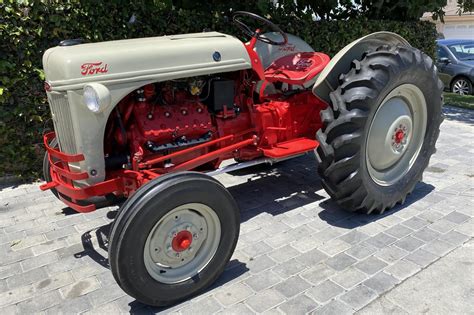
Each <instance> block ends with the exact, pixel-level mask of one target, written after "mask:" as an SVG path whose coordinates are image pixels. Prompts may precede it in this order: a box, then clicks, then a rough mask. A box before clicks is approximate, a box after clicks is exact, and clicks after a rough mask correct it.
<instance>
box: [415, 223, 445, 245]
mask: <svg viewBox="0 0 474 315" xmlns="http://www.w3.org/2000/svg"><path fill="white" fill-rule="evenodd" d="M439 235H440V233H439V232H436V231H434V230H432V229H430V228H428V227H425V228H423V229H421V230H419V231H417V232H415V233H413V234H412V236H413V237H416V238H418V239H420V240H422V241H425V242H429V241H432V240H434V239H435V238H437V237H438V236H439Z"/></svg>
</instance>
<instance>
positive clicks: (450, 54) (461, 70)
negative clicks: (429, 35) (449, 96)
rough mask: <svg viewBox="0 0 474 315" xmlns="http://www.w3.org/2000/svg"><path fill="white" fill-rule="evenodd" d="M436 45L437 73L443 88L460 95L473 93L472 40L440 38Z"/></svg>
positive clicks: (473, 43)
mask: <svg viewBox="0 0 474 315" xmlns="http://www.w3.org/2000/svg"><path fill="white" fill-rule="evenodd" d="M437 45H438V49H437V66H438V73H439V78H440V79H441V81H443V83H444V86H445V88H446V89H449V90H450V91H451V92H453V93H457V94H460V95H469V94H473V92H474V91H473V87H472V86H473V83H474V40H469V39H440V40H438V41H437Z"/></svg>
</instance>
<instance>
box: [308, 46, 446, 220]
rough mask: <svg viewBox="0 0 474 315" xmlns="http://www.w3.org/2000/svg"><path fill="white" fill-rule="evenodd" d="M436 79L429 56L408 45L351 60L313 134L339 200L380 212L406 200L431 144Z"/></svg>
mask: <svg viewBox="0 0 474 315" xmlns="http://www.w3.org/2000/svg"><path fill="white" fill-rule="evenodd" d="M442 87H443V85H442V83H441V81H440V80H439V79H438V77H437V71H436V67H435V66H434V64H433V61H432V60H431V58H430V57H428V56H427V55H425V54H424V53H422V52H421V51H419V50H417V49H415V48H412V47H406V46H394V47H390V46H387V45H384V46H381V47H379V48H378V49H377V50H375V51H372V52H367V53H365V54H364V56H362V58H361V60H354V61H353V63H352V68H351V70H350V71H349V72H348V73H347V74H344V75H341V77H340V85H339V87H338V88H337V89H336V90H335V91H334V92H331V94H330V97H331V103H332V104H331V105H332V106H329V107H328V108H327V109H325V110H323V111H321V118H322V121H323V124H324V126H323V128H322V129H321V130H319V131H318V132H317V135H316V137H317V140H318V141H319V143H320V145H319V147H318V148H317V152H316V153H317V156H318V159H319V162H320V163H319V166H318V171H319V174H320V176H321V179H322V184H323V187H324V188H325V189H326V191H327V192H328V193H329V195H330V196H331V197H332V198H333V199H334V200H335V201H336V202H337V203H338V204H339V205H340V206H342V207H343V208H345V209H347V210H350V211H361V212H364V213H370V212H373V211H374V212H379V213H381V212H383V211H384V210H386V209H390V208H392V207H393V206H394V205H395V204H396V203H403V202H404V201H405V198H406V196H407V195H408V194H409V193H410V192H411V191H412V190H413V189H414V187H415V185H416V183H417V182H418V181H420V180H421V176H422V173H423V171H424V170H425V168H426V167H427V165H428V162H429V159H430V157H431V155H432V154H433V152H434V150H435V143H436V140H437V138H438V135H439V126H440V123H441V121H442V113H441V106H442V96H441V93H442Z"/></svg>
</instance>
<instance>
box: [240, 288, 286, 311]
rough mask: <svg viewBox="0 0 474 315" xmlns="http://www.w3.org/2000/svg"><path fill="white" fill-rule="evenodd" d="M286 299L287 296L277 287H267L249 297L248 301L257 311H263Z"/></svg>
mask: <svg viewBox="0 0 474 315" xmlns="http://www.w3.org/2000/svg"><path fill="white" fill-rule="evenodd" d="M284 301H285V297H284V296H283V295H282V294H281V292H279V291H278V290H275V289H267V290H264V291H262V292H260V293H257V294H256V295H254V296H251V297H249V298H248V299H247V300H246V303H247V304H248V305H249V306H250V307H251V308H252V309H253V310H255V311H256V312H259V313H262V312H264V311H266V310H268V309H271V308H273V307H275V306H277V305H278V304H280V303H282V302H284Z"/></svg>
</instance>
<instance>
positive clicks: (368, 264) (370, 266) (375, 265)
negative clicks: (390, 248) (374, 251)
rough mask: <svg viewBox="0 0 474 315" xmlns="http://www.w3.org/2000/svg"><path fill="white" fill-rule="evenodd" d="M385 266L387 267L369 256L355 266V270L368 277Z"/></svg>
mask: <svg viewBox="0 0 474 315" xmlns="http://www.w3.org/2000/svg"><path fill="white" fill-rule="evenodd" d="M385 266H387V264H386V263H385V262H383V261H382V260H380V259H377V258H376V257H374V256H370V257H369V258H367V259H365V260H363V261H361V262H359V263H357V264H356V265H355V268H357V269H359V270H360V271H363V272H365V273H366V274H368V275H373V274H375V273H377V272H378V271H379V270H381V269H383V268H385Z"/></svg>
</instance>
